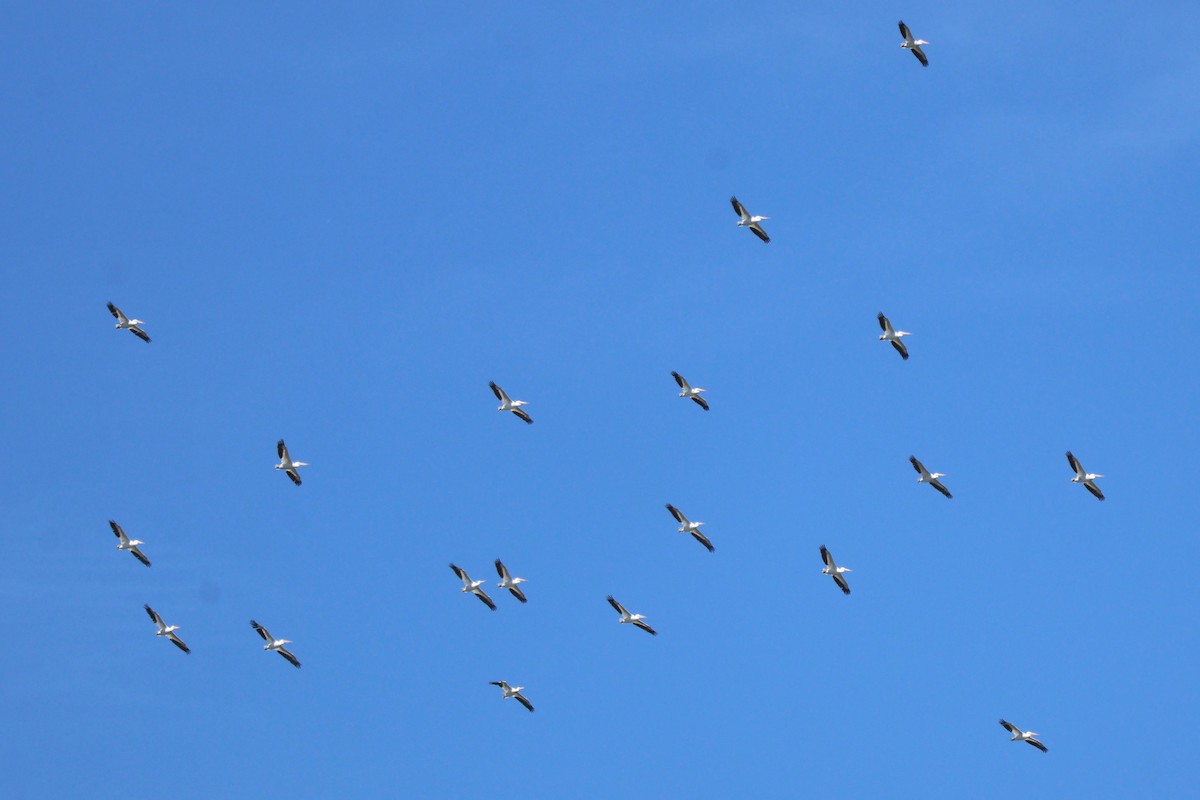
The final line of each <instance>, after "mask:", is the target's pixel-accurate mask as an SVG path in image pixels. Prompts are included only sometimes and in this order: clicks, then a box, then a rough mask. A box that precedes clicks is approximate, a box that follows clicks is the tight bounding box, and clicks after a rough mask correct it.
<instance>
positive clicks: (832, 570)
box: [821, 545, 854, 594]
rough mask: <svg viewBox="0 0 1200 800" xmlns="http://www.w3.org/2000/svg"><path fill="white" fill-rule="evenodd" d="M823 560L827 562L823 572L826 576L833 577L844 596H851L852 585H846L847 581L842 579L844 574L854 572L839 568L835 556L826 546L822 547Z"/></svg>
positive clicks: (846, 568) (847, 568)
mask: <svg viewBox="0 0 1200 800" xmlns="http://www.w3.org/2000/svg"><path fill="white" fill-rule="evenodd" d="M821 560H822V561H824V562H825V568H824V569H822V570H821V572H822V573H823V574H825V575H832V576H833V582H834V583H836V584H837V585H838V588H839V589H841V590H842V594H850V584H848V583H846V579H845V578H843V577H842V573H843V572H853V571H854V570H852V569H850V568H849V567H839V566H838V565H837V564H836V563H835V562H834V560H833V556H832V555H831V554H830V552H829V550H827V549H826V547H825V545H821Z"/></svg>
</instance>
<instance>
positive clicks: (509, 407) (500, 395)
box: [488, 381, 533, 425]
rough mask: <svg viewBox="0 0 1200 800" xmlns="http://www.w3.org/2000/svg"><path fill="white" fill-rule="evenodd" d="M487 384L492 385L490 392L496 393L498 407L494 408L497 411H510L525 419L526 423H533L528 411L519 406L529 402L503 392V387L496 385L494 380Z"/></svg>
mask: <svg viewBox="0 0 1200 800" xmlns="http://www.w3.org/2000/svg"><path fill="white" fill-rule="evenodd" d="M488 386H490V387H492V392H493V393H494V394H495V395H496V399H497V400H499V401H500V407H499V408H497V409H496V410H497V411H511V412H512V413H514V414H516V415H517V416H518V417H520V418H521V419H523V420H525V422H526V423H528V424H530V425H532V424H533V418H532V417H530V416H529V412H527V411H525V409H523V408H521V406H527V405H529V403H526V402H525V401H524V400H513V399H512V398H510V397H509V396H508V395H507V394H505V392H504V390H503V389H501V388H500V387H499V386H497V385H496V382H495V381H490V382H489V383H488Z"/></svg>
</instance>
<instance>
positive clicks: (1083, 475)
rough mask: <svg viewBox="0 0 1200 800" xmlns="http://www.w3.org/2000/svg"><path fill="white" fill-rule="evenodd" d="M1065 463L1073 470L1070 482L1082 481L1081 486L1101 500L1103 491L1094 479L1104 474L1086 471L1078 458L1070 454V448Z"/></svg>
mask: <svg viewBox="0 0 1200 800" xmlns="http://www.w3.org/2000/svg"><path fill="white" fill-rule="evenodd" d="M1067 463H1068V464H1070V465H1071V469H1073V470H1075V477H1074V478H1071V483H1082V484H1083V488H1085V489H1087V490H1088V491H1089V492H1091V493H1092V494H1094V495H1095V496H1096V499H1097V500H1103V499H1104V492H1102V491H1100V487H1099V486H1097V485H1096V484H1095V483H1094V481H1095V480H1096V478H1103V477H1104V476H1103V475H1101V474H1100V473H1098V472H1088V471H1087V470H1085V469H1084V468H1083V465H1082V464H1080V463H1079V459H1078V458H1076V457H1075V456H1073V455H1071V451H1070V450H1068V451H1067Z"/></svg>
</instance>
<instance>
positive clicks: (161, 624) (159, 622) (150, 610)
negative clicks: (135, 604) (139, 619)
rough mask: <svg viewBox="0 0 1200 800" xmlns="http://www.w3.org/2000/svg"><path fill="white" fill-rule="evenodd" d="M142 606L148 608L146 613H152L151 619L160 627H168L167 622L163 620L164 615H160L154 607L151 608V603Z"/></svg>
mask: <svg viewBox="0 0 1200 800" xmlns="http://www.w3.org/2000/svg"><path fill="white" fill-rule="evenodd" d="M142 608H144V609H146V613H147V614H149V615H150V619H152V620H154V624H155V625H158V626H159V627H162V628H165V627H167V626H166V624H165V623H164V622H163V619H162V617H160V616H159V615H158V612H156V611H155V610H154V609H153V608H151V607H150V606H149V605H144V606H142Z"/></svg>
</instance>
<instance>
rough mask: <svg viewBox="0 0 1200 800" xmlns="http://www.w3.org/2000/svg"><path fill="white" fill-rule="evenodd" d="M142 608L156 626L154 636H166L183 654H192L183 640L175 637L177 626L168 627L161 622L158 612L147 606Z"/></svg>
mask: <svg viewBox="0 0 1200 800" xmlns="http://www.w3.org/2000/svg"><path fill="white" fill-rule="evenodd" d="M143 607H144V608H145V609H146V613H147V614H149V615H150V619H152V620H154V624H155V625H157V626H158V631H157V632H156V633H155V634H154V635H155V636H166V637H167V638H168V639H170V640H171V642H172V643H173V644H174V645H175V646H176V647H178V648H179V649H180V650H182V651H183V652H185V653H190V652H192V651H191V650H189V649H188V646H187V645H186V644H184V643H183V640H182V639H180V638H179V637H178V636H176V635H175V631H177V630H179V626H178V625H168V624H167V623H165V622H163V618H162V617H160V616H159V615H158V612H157V611H155V610H154V609H153V608H151V607H150V606H149V605H146V606H143Z"/></svg>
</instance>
